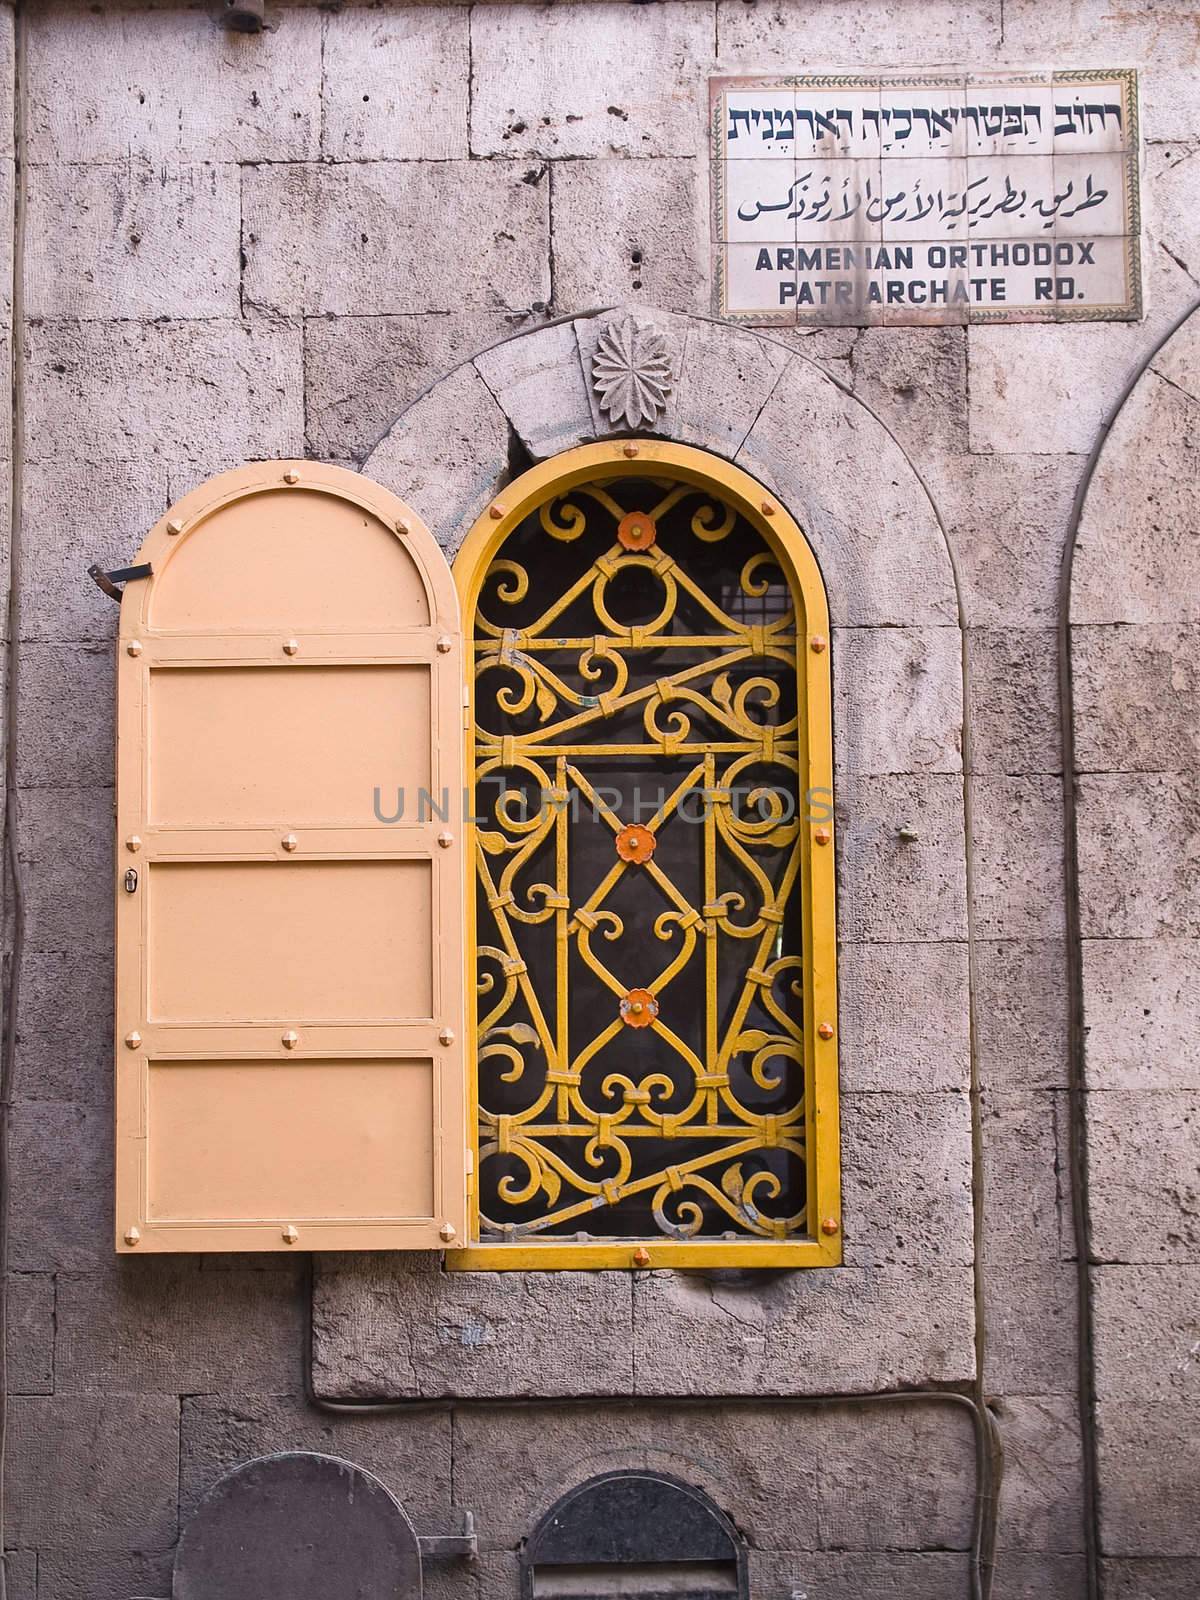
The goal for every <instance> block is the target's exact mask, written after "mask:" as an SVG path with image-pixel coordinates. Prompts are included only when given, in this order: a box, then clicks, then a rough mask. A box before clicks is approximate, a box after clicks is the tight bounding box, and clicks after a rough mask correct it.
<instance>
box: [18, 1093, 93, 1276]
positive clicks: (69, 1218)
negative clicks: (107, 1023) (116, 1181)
mask: <svg viewBox="0 0 1200 1600" xmlns="http://www.w3.org/2000/svg"><path fill="white" fill-rule="evenodd" d="M110 1070H111V1069H110ZM10 1160H11V1163H12V1192H13V1202H12V1203H13V1213H12V1243H11V1246H10V1248H11V1251H12V1257H11V1259H12V1265H13V1267H14V1269H15V1270H16V1271H18V1272H38V1271H48V1270H50V1269H52V1268H65V1269H67V1270H74V1271H76V1272H80V1271H87V1270H89V1269H92V1268H94V1267H95V1266H96V1263H97V1262H99V1261H104V1260H106V1259H108V1258H109V1256H110V1255H111V1252H112V1231H111V1229H112V1224H111V1217H112V1199H111V1195H112V1117H111V1114H110V1113H109V1112H108V1111H106V1110H101V1109H99V1108H97V1107H94V1106H73V1105H63V1104H61V1103H60V1102H57V1101H52V1100H38V1101H24V1102H22V1103H21V1104H19V1105H17V1106H14V1108H13V1111H12V1147H11V1155H10Z"/></svg>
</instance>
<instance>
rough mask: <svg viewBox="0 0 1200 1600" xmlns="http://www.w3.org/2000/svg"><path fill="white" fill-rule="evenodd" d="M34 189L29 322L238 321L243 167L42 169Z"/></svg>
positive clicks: (136, 164)
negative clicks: (79, 319)
mask: <svg viewBox="0 0 1200 1600" xmlns="http://www.w3.org/2000/svg"><path fill="white" fill-rule="evenodd" d="M26 186H27V194H28V207H29V209H28V214H27V216H28V220H27V222H26V227H27V230H28V233H27V245H26V249H27V251H28V257H27V259H28V266H27V268H26V291H25V308H26V313H27V315H29V316H33V317H42V316H45V317H83V318H87V317H163V316H176V317H229V316H234V317H235V316H237V314H238V283H239V267H238V246H239V233H240V225H241V205H240V174H239V172H238V169H237V168H236V167H233V166H195V165H184V166H171V167H163V166H156V165H154V164H152V163H151V162H149V161H147V160H137V159H133V160H129V161H127V162H125V163H124V164H122V165H120V166H117V165H113V166H96V167H71V168H69V169H67V171H66V172H64V171H63V170H62V169H61V168H57V167H47V166H41V167H34V168H32V169H31V170H30V172H29V175H28V177H27V179H26Z"/></svg>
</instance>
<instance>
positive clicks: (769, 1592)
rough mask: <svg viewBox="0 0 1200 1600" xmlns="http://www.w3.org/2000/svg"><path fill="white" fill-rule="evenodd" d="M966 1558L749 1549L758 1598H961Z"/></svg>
mask: <svg viewBox="0 0 1200 1600" xmlns="http://www.w3.org/2000/svg"><path fill="white" fill-rule="evenodd" d="M967 1560H968V1558H967V1557H966V1556H965V1555H963V1554H962V1553H960V1552H951V1551H941V1550H939V1551H935V1552H926V1551H920V1552H916V1551H898V1550H889V1551H888V1552H887V1553H886V1554H882V1553H880V1552H878V1551H872V1550H839V1551H817V1550H751V1552H750V1592H751V1594H753V1595H755V1596H756V1597H758V1600H796V1596H798V1595H803V1596H804V1597H805V1600H810V1597H811V1600H961V1596H962V1595H963V1594H964V1593H966V1586H967V1581H968V1573H967Z"/></svg>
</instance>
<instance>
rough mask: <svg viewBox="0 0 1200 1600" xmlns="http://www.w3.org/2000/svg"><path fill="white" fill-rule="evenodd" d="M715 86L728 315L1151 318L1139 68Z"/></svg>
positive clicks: (722, 303) (721, 266)
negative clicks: (1142, 244) (1143, 281)
mask: <svg viewBox="0 0 1200 1600" xmlns="http://www.w3.org/2000/svg"><path fill="white" fill-rule="evenodd" d="M710 87H711V96H712V107H711V109H712V120H711V129H712V174H713V181H712V197H713V206H712V240H713V250H714V255H715V264H716V271H715V273H714V283H715V296H716V311H717V314H718V315H719V316H722V317H726V318H730V319H732V320H735V321H740V322H747V323H756V324H773V325H779V324H783V325H795V324H799V323H852V324H867V323H877V322H882V323H922V322H934V323H943V322H1005V321H1029V320H1047V321H1067V320H1071V321H1078V320H1109V321H1113V320H1133V319H1136V318H1137V317H1139V316H1140V315H1141V288H1140V278H1141V274H1140V265H1139V248H1138V245H1139V241H1138V233H1139V213H1138V191H1137V169H1138V127H1137V75H1136V73H1134V72H1133V71H1126V70H1122V71H1116V72H1094V73H1092V72H1063V73H1050V72H1047V73H1043V74H1038V73H1030V74H1028V75H1024V76H1021V77H1014V76H1011V75H1004V76H999V75H995V76H989V75H987V74H978V75H971V76H962V75H948V76H946V77H929V76H922V77H919V78H903V77H897V78H889V79H883V78H862V77H803V78H801V77H797V78H715V79H713V80H712V82H711V86H710Z"/></svg>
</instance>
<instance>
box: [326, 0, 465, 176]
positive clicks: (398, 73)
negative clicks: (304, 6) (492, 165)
mask: <svg viewBox="0 0 1200 1600" xmlns="http://www.w3.org/2000/svg"><path fill="white" fill-rule="evenodd" d="M470 73H471V61H470V15H469V12H468V11H467V9H466V7H465V6H464V7H455V6H447V7H445V8H432V7H430V8H426V7H417V8H409V7H403V8H402V7H399V6H389V7H387V8H386V9H382V10H381V9H378V8H376V7H370V8H364V9H362V10H358V9H357V8H351V9H347V10H345V11H342V12H340V13H339V15H338V20H337V26H336V27H335V28H329V29H327V30H326V33H325V40H324V49H323V51H322V76H321V112H322V119H321V150H322V153H323V154H324V155H325V156H326V157H330V158H332V159H333V160H335V161H361V160H363V159H367V160H392V161H397V160H404V161H415V160H424V161H443V160H447V159H448V158H450V157H452V156H465V155H466V154H467V119H468V115H469V110H468V95H469V85H470Z"/></svg>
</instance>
